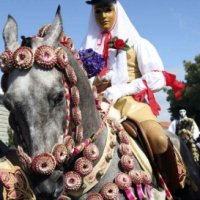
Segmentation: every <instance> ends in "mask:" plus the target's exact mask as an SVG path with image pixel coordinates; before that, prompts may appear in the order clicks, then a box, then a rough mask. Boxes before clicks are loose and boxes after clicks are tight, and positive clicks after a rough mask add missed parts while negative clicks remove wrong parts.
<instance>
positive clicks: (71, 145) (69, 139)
mask: <svg viewBox="0 0 200 200" xmlns="http://www.w3.org/2000/svg"><path fill="white" fill-rule="evenodd" d="M64 145H65V147H66V148H67V151H68V152H69V154H70V153H72V150H73V148H74V146H75V143H74V140H73V138H72V137H71V136H69V135H67V136H66V137H65V138H64Z"/></svg>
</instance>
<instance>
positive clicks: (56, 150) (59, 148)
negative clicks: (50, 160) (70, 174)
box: [52, 144, 68, 164]
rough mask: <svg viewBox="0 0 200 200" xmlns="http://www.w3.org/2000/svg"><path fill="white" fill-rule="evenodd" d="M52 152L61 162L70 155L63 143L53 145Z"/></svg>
mask: <svg viewBox="0 0 200 200" xmlns="http://www.w3.org/2000/svg"><path fill="white" fill-rule="evenodd" d="M52 154H53V155H54V157H55V159H56V161H57V162H58V163H59V164H62V163H64V161H65V160H66V158H67V156H68V151H67V148H66V147H65V146H64V145H63V144H56V145H55V146H54V147H53V150H52Z"/></svg>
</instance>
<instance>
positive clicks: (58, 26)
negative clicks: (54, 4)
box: [44, 5, 63, 45]
mask: <svg viewBox="0 0 200 200" xmlns="http://www.w3.org/2000/svg"><path fill="white" fill-rule="evenodd" d="M62 32H63V24H62V17H61V13H60V5H59V6H58V8H57V11H56V16H55V18H54V21H53V23H52V25H51V28H50V29H49V31H48V32H47V34H46V36H45V37H44V41H47V42H48V44H52V45H53V44H54V43H55V42H57V41H58V39H59V37H60V35H61V33H62Z"/></svg>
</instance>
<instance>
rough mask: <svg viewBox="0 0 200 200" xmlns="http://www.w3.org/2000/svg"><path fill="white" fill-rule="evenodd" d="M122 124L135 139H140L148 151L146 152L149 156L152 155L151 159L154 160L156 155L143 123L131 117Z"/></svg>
mask: <svg viewBox="0 0 200 200" xmlns="http://www.w3.org/2000/svg"><path fill="white" fill-rule="evenodd" d="M122 125H123V127H124V129H125V130H126V132H127V133H128V134H129V135H131V136H132V137H133V138H134V139H138V140H139V142H140V143H141V144H143V145H142V147H143V149H144V150H145V151H146V152H145V153H146V154H147V156H149V157H150V159H151V160H152V161H153V160H154V155H153V151H152V149H151V146H150V144H149V141H148V139H147V136H146V134H145V133H144V130H143V128H142V127H141V125H140V124H139V123H138V122H136V121H133V120H131V119H126V120H124V121H123V122H122Z"/></svg>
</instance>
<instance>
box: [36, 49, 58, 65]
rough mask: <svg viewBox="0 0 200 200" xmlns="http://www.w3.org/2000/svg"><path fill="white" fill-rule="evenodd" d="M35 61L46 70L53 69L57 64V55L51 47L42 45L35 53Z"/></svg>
mask: <svg viewBox="0 0 200 200" xmlns="http://www.w3.org/2000/svg"><path fill="white" fill-rule="evenodd" d="M35 60H36V61H37V63H39V64H40V65H42V66H43V67H44V68H47V69H52V68H53V67H54V65H55V64H56V62H57V55H56V53H55V51H54V49H53V48H52V47H51V46H48V45H42V46H40V47H38V48H37V50H36V52H35Z"/></svg>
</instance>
